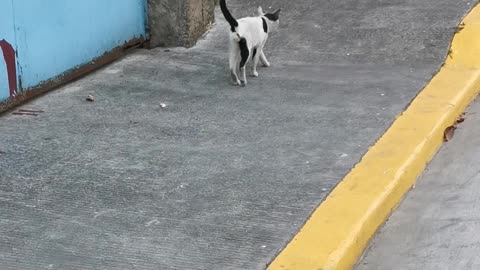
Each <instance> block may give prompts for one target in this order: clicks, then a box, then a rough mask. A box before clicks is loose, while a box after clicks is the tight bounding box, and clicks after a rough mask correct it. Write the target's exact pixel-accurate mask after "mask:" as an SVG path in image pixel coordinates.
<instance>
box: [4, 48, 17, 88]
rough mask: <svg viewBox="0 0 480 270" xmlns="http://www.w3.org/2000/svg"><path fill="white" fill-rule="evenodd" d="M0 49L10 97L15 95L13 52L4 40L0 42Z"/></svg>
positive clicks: (15, 72)
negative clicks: (5, 68) (5, 67)
mask: <svg viewBox="0 0 480 270" xmlns="http://www.w3.org/2000/svg"><path fill="white" fill-rule="evenodd" d="M0 48H1V49H2V51H3V58H4V59H5V63H6V64H7V76H8V87H9V89H10V97H13V96H15V95H16V94H17V67H16V61H15V50H14V49H13V47H12V45H10V43H8V42H7V41H6V40H4V39H2V40H0Z"/></svg>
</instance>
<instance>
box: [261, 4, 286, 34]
mask: <svg viewBox="0 0 480 270" xmlns="http://www.w3.org/2000/svg"><path fill="white" fill-rule="evenodd" d="M280 11H281V9H277V11H275V12H274V13H265V12H263V9H262V7H258V16H261V17H265V18H266V19H267V22H268V24H269V26H270V27H271V28H273V29H272V30H276V29H277V27H278V25H279V24H280ZM272 26H273V27H272Z"/></svg>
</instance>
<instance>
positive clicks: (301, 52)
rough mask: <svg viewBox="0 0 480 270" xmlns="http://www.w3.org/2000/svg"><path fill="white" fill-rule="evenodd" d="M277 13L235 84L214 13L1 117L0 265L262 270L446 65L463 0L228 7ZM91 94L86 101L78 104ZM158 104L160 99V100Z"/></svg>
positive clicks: (8, 268) (233, 0)
mask: <svg viewBox="0 0 480 270" xmlns="http://www.w3.org/2000/svg"><path fill="white" fill-rule="evenodd" d="M228 2H229V4H230V6H231V7H232V11H233V13H234V14H235V16H236V17H240V15H248V14H253V13H254V12H255V10H256V6H257V5H258V4H260V3H261V4H262V6H264V8H265V9H268V8H269V7H272V9H275V8H277V7H281V8H282V9H283V13H282V17H281V31H280V32H279V33H277V34H276V35H274V36H272V37H271V39H270V41H269V43H268V46H267V49H266V55H267V57H268V58H269V60H270V62H271V64H272V67H271V68H262V69H260V70H259V73H260V77H259V78H251V79H250V80H249V85H248V87H246V88H239V87H234V86H231V85H230V82H229V77H230V76H229V72H228V63H227V56H228V54H227V32H228V27H227V26H226V24H225V22H224V20H223V17H221V16H220V14H217V18H218V23H217V25H215V27H214V28H213V29H212V31H211V32H210V33H209V34H208V35H207V36H206V37H205V38H204V40H202V41H201V42H200V43H199V44H198V45H197V46H196V47H194V48H192V49H182V48H174V49H171V50H170V51H168V52H166V51H164V49H156V50H152V51H144V50H140V51H137V52H136V53H134V54H132V55H130V56H128V57H126V58H125V59H123V60H122V61H119V62H117V63H115V64H112V65H110V66H109V67H108V68H106V69H103V70H101V71H99V72H96V73H95V74H92V75H90V76H88V77H87V78H85V79H82V80H80V81H77V82H74V83H72V84H70V85H68V86H67V87H64V88H62V89H60V90H57V91H55V92H52V93H51V94H49V95H46V96H44V97H42V98H40V99H37V100H35V101H34V102H31V103H29V104H26V105H25V106H23V107H22V108H21V109H36V110H43V111H45V112H44V113H40V114H39V115H38V116H20V115H14V114H12V113H9V114H6V115H3V116H2V117H1V118H0V162H1V163H0V165H1V166H0V265H1V267H2V268H1V269H2V270H3V269H5V270H33V269H35V270H37V269H62V270H69V269H102V270H110V269H112V270H113V269H115V270H118V269H142V270H146V269H148V270H150V269H159V270H169V269H208V270H213V269H219V270H225V269H239V270H240V269H242V270H245V269H263V268H264V267H265V265H266V264H267V263H268V262H269V261H271V259H273V258H274V256H275V255H276V254H277V253H278V252H279V251H280V250H281V249H282V248H283V247H284V246H285V244H286V243H288V241H289V240H290V239H291V238H292V236H293V235H294V234H295V233H296V232H297V230H298V229H299V228H300V227H301V226H302V224H303V223H304V222H305V220H306V219H307V217H308V216H309V214H310V213H311V212H312V211H313V210H314V209H315V208H316V207H317V206H318V205H319V204H320V203H321V201H322V200H323V199H324V198H325V196H326V195H327V194H328V193H329V192H330V190H331V189H332V188H334V187H335V185H336V184H337V183H338V182H339V181H340V180H341V179H342V178H343V177H344V176H345V175H346V174H347V173H348V172H349V170H350V169H351V168H352V167H353V166H354V164H355V163H356V162H358V160H359V159H360V158H361V156H362V155H363V154H364V153H365V152H366V151H367V149H368V147H369V146H370V145H372V144H373V143H374V142H375V141H376V139H377V138H378V137H380V136H381V134H383V132H384V131H385V130H386V129H387V128H388V126H389V125H390V124H391V122H392V121H393V120H394V118H395V116H396V115H397V114H399V113H400V112H401V111H402V110H403V109H404V108H405V107H406V106H407V105H408V103H409V102H410V101H411V100H412V99H413V98H414V96H415V95H416V94H417V93H418V91H419V90H420V89H422V87H423V86H424V85H425V84H426V83H427V82H428V81H429V79H430V78H431V77H432V75H433V74H434V73H435V72H436V71H437V69H438V68H439V67H440V65H441V63H442V62H443V60H444V58H445V55H446V53H447V51H448V46H449V42H450V40H451V37H452V35H453V32H454V30H455V27H456V25H458V23H459V22H460V19H461V18H462V17H463V15H464V14H465V13H466V12H467V10H469V8H470V6H471V1H465V0H422V1H418V0H388V1H374V0H362V1H354V0H328V1H313V0H298V1H287V0H265V1H254V0H248V1H240V0H229V1H228ZM88 94H93V95H94V96H95V98H96V101H95V103H88V102H85V97H86V96H87V95H88ZM161 103H165V104H166V105H167V106H166V108H162V106H161Z"/></svg>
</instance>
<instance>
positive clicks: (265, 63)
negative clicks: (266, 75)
mask: <svg viewBox="0 0 480 270" xmlns="http://www.w3.org/2000/svg"><path fill="white" fill-rule="evenodd" d="M262 64H263V65H262V66H264V67H270V63H269V62H263V63H262Z"/></svg>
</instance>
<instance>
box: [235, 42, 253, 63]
mask: <svg viewBox="0 0 480 270" xmlns="http://www.w3.org/2000/svg"><path fill="white" fill-rule="evenodd" d="M238 45H240V55H241V56H242V61H241V62H240V67H241V68H243V67H244V66H245V64H246V63H247V61H248V57H249V56H250V52H249V51H248V46H247V40H246V39H245V38H243V37H242V38H241V39H240V41H239V42H238Z"/></svg>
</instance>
